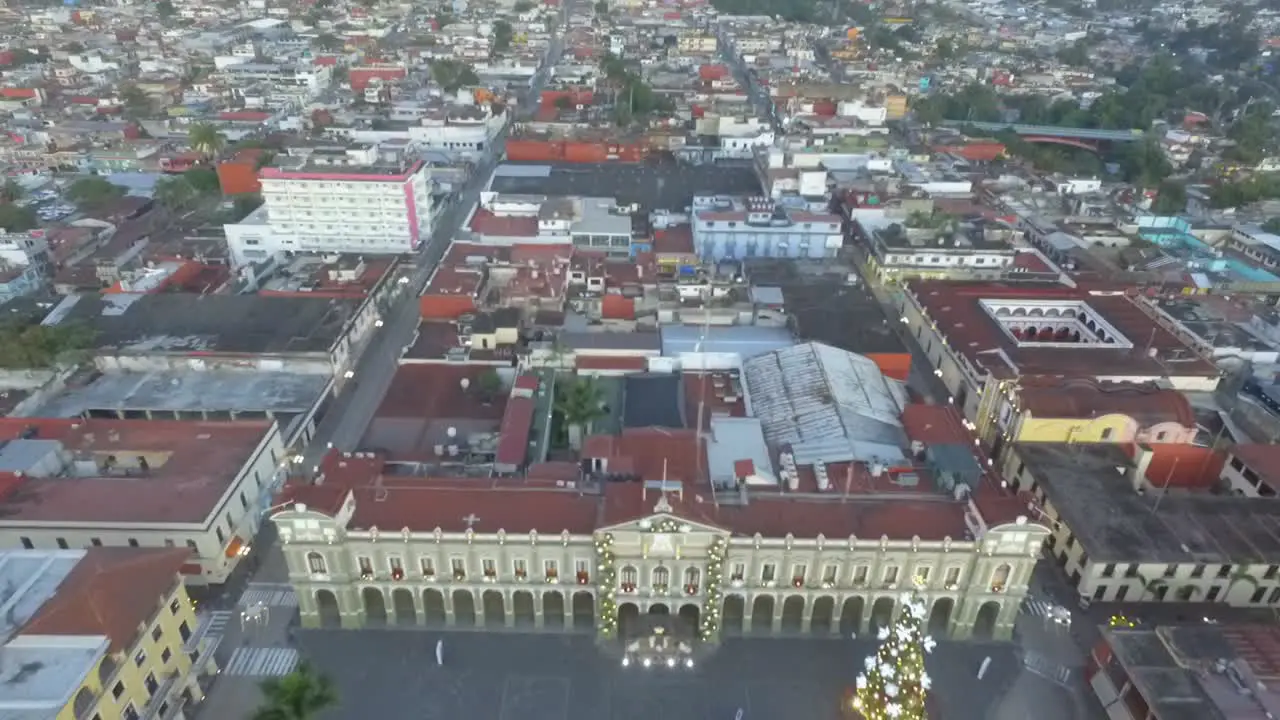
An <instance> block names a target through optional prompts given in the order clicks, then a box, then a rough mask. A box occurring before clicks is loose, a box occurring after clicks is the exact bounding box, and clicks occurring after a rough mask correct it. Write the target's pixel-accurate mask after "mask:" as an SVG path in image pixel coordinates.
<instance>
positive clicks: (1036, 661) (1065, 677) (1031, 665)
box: [1022, 651, 1071, 685]
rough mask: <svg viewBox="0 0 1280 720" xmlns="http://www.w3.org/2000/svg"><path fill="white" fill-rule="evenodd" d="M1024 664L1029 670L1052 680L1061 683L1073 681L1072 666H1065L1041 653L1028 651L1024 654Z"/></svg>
mask: <svg viewBox="0 0 1280 720" xmlns="http://www.w3.org/2000/svg"><path fill="white" fill-rule="evenodd" d="M1022 664H1023V665H1024V666H1025V667H1026V668H1027V671H1028V672H1032V673H1035V674H1036V675H1039V676H1040V677H1042V678H1044V679H1046V680H1049V681H1050V682H1055V683H1057V684H1059V685H1066V684H1067V683H1069V682H1071V668H1068V667H1063V666H1062V665H1059V664H1057V663H1055V662H1053V661H1052V660H1050V659H1049V658H1047V657H1045V656H1044V655H1041V654H1040V653H1037V652H1032V651H1027V652H1026V653H1025V654H1024V655H1023V656H1022Z"/></svg>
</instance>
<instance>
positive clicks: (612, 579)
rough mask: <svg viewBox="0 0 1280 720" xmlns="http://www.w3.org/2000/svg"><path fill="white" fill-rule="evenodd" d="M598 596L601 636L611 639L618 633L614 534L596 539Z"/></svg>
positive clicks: (607, 534)
mask: <svg viewBox="0 0 1280 720" xmlns="http://www.w3.org/2000/svg"><path fill="white" fill-rule="evenodd" d="M596 570H597V572H596V576H597V577H598V578H599V581H598V582H597V584H596V596H597V598H598V602H599V603H600V635H601V636H603V637H606V638H611V637H613V636H615V635H617V633H618V601H617V599H616V597H615V595H614V594H615V593H617V592H618V571H617V568H616V567H615V566H614V553H613V534H612V533H606V534H605V535H603V536H600V537H597V538H596Z"/></svg>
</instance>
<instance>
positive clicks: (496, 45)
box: [493, 20, 515, 52]
mask: <svg viewBox="0 0 1280 720" xmlns="http://www.w3.org/2000/svg"><path fill="white" fill-rule="evenodd" d="M513 37H515V31H514V30H513V29H512V27H511V23H509V22H507V21H506V20H499V21H497V22H495V23H494V24H493V51H494V52H506V51H507V50H509V49H511V39H512V38H513Z"/></svg>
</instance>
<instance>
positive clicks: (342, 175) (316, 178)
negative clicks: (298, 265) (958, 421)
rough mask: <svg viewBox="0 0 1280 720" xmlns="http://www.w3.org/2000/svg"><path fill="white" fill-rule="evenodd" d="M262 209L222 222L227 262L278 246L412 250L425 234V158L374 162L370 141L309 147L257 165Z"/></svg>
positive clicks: (428, 214) (428, 218)
mask: <svg viewBox="0 0 1280 720" xmlns="http://www.w3.org/2000/svg"><path fill="white" fill-rule="evenodd" d="M259 178H260V180H261V182H262V198H263V204H262V207H260V208H258V209H257V210H256V211H254V212H253V213H251V214H250V215H249V216H248V217H246V218H245V219H244V220H242V221H240V222H239V223H236V224H234V225H227V226H226V233H227V244H228V247H229V248H230V250H231V256H232V259H233V261H234V262H235V263H236V264H237V265H243V264H246V263H250V262H255V261H258V260H263V259H266V258H268V257H271V256H272V255H274V254H276V253H281V252H326V253H338V252H349V253H357V254H399V253H409V252H414V251H416V250H417V249H418V247H419V246H420V245H421V244H422V242H423V241H424V240H425V239H426V238H427V236H428V235H429V234H430V232H431V226H432V216H433V212H432V203H431V180H430V177H429V174H428V170H427V167H426V164H425V163H423V162H421V161H417V162H412V163H394V162H393V163H389V164H388V163H385V162H382V161H381V159H380V157H379V155H378V152H377V146H366V147H363V148H358V149H340V150H336V151H335V150H328V149H316V150H313V151H311V152H310V153H309V154H307V155H306V156H302V157H288V158H285V159H284V162H281V163H278V164H277V166H275V167H267V168H263V169H262V170H261V171H260V173H259Z"/></svg>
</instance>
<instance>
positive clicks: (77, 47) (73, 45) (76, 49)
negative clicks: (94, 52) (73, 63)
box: [62, 40, 84, 55]
mask: <svg viewBox="0 0 1280 720" xmlns="http://www.w3.org/2000/svg"><path fill="white" fill-rule="evenodd" d="M62 52H65V53H71V54H72V55H76V54H79V53H82V52H84V45H83V44H81V43H78V42H76V41H74V40H72V41H71V42H69V43H67V44H66V45H63V46H62Z"/></svg>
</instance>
